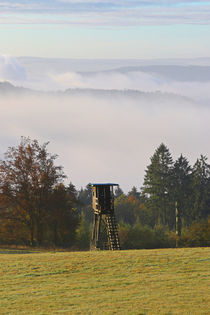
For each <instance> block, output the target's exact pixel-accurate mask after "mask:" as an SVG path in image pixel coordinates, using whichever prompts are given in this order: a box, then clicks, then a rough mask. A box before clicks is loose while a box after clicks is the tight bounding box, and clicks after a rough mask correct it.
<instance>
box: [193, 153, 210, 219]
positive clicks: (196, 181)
mask: <svg viewBox="0 0 210 315" xmlns="http://www.w3.org/2000/svg"><path fill="white" fill-rule="evenodd" d="M209 209H210V165H209V164H208V163H207V157H206V156H203V155H201V157H200V159H197V161H196V163H195V165H194V166H193V208H192V221H193V220H200V219H202V218H207V217H208V215H210V210H209Z"/></svg>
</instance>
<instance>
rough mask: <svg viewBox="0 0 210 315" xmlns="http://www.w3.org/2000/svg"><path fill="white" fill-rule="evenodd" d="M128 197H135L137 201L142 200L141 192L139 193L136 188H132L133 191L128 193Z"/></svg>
mask: <svg viewBox="0 0 210 315" xmlns="http://www.w3.org/2000/svg"><path fill="white" fill-rule="evenodd" d="M128 196H134V197H135V198H136V199H138V200H140V196H141V194H140V192H138V190H137V188H136V187H135V186H133V187H132V189H131V191H129V192H128Z"/></svg>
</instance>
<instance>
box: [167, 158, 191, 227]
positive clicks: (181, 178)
mask: <svg viewBox="0 0 210 315" xmlns="http://www.w3.org/2000/svg"><path fill="white" fill-rule="evenodd" d="M172 196H173V203H174V204H175V202H177V205H178V209H179V212H180V215H181V218H182V221H183V220H184V222H185V223H186V224H188V222H189V217H190V216H191V209H192V168H191V166H190V165H189V162H188V160H187V159H186V158H185V157H183V155H182V154H181V155H180V157H179V158H178V159H177V160H176V161H175V163H174V167H173V170H172ZM171 219H172V222H171V224H172V225H173V223H174V222H175V218H174V216H173V215H172V217H171Z"/></svg>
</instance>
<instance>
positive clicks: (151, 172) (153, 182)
mask: <svg viewBox="0 0 210 315" xmlns="http://www.w3.org/2000/svg"><path fill="white" fill-rule="evenodd" d="M172 165H173V160H172V157H171V154H170V152H169V149H168V148H167V147H166V146H165V145H164V144H163V143H162V144H161V145H160V146H159V147H158V148H157V150H156V151H155V153H154V155H153V156H152V157H151V164H150V165H149V166H148V167H147V169H146V175H145V178H144V183H143V188H142V194H143V196H144V198H145V205H146V207H147V208H149V210H152V213H153V223H154V224H159V223H160V224H163V225H167V224H169V222H170V215H171V212H172V211H173V210H172V204H171V200H170V192H171V190H170V188H171V173H172Z"/></svg>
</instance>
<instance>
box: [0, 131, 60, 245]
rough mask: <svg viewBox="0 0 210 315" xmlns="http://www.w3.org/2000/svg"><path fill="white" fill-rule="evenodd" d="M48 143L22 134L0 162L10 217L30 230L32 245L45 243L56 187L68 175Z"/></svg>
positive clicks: (2, 189) (0, 186) (0, 185)
mask: <svg viewBox="0 0 210 315" xmlns="http://www.w3.org/2000/svg"><path fill="white" fill-rule="evenodd" d="M47 145H48V143H44V144H43V145H40V144H39V143H38V141H37V140H31V139H30V138H25V137H22V138H21V142H20V144H19V145H18V146H17V147H10V148H9V149H8V151H7V152H6V153H5V160H4V161H0V195H1V199H2V200H3V202H4V204H6V205H7V208H9V211H7V212H8V219H9V220H10V221H11V220H12V221H13V224H14V225H15V222H17V221H18V223H19V224H21V225H22V226H23V227H24V228H25V227H26V228H27V229H28V231H29V232H30V243H31V245H34V244H35V241H36V242H37V244H38V245H41V244H42V240H43V232H44V224H45V223H46V219H47V218H48V216H49V204H50V202H49V201H50V198H51V196H52V193H53V189H54V187H55V186H56V185H57V184H59V183H62V181H63V179H64V177H65V176H64V173H63V170H62V167H61V166H55V164H54V161H55V159H56V158H57V156H56V155H52V154H50V153H48V151H47Z"/></svg>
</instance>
